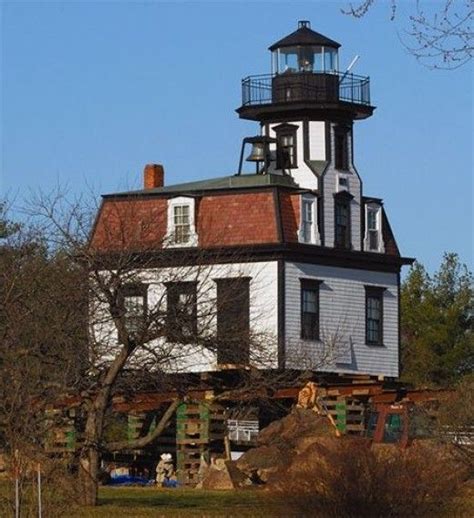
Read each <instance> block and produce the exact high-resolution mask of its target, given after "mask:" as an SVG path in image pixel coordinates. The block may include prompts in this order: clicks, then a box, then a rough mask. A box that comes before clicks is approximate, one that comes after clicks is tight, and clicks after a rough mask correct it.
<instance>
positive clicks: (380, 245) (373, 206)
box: [364, 202, 385, 253]
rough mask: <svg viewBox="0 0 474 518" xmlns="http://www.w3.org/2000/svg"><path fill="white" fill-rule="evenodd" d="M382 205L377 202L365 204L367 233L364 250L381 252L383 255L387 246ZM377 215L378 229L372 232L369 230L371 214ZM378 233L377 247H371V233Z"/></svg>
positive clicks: (365, 234)
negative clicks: (385, 244)
mask: <svg viewBox="0 0 474 518" xmlns="http://www.w3.org/2000/svg"><path fill="white" fill-rule="evenodd" d="M382 210H383V209H382V205H381V204H379V203H375V202H368V203H365V218H364V221H365V233H364V250H366V251H367V252H380V253H383V252H384V251H385V246H384V242H383V233H382V224H383V223H382ZM370 213H375V222H376V228H375V230H371V229H370V228H369V214H370ZM373 232H376V234H377V247H376V248H372V247H371V233H373Z"/></svg>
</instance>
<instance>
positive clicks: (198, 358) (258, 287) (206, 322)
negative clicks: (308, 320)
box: [92, 261, 278, 372]
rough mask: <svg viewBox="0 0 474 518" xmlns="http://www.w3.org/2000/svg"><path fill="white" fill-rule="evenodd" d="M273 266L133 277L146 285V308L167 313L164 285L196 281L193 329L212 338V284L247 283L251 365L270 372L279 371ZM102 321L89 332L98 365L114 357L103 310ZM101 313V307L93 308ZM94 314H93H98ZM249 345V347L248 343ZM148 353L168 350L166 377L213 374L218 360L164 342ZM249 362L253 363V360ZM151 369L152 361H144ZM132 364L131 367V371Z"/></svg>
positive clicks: (140, 356) (113, 337) (140, 357)
mask: <svg viewBox="0 0 474 518" xmlns="http://www.w3.org/2000/svg"><path fill="white" fill-rule="evenodd" d="M277 271H278V268H277V262H276V261H269V262H263V261H262V262H254V263H237V262H236V263H233V264H215V265H211V266H190V267H180V268H179V270H178V269H175V268H162V269H156V268H147V269H144V270H142V271H138V272H137V276H136V279H134V281H135V282H136V281H138V280H140V281H141V282H143V283H146V284H148V308H149V310H152V311H156V310H157V309H158V308H159V309H160V311H162V312H163V314H165V313H166V288H165V283H166V282H177V281H180V282H183V281H197V282H198V288H197V304H198V328H200V331H201V332H202V333H207V334H210V335H212V334H213V333H215V331H216V324H217V321H216V311H215V303H216V295H217V289H216V282H215V281H216V280H217V279H220V278H229V277H236V278H242V277H249V278H250V330H251V335H252V340H253V351H252V352H251V363H253V364H254V365H255V366H256V367H262V368H274V367H277V366H278V346H277V330H278V322H277V317H278V310H277V307H278V306H277V298H278V277H277V275H278V274H277ZM102 309H103V311H102V319H101V322H100V323H99V322H97V323H95V324H94V325H93V326H92V327H93V328H92V331H93V333H94V335H95V342H96V344H97V353H98V357H100V360H101V361H103V360H104V358H106V359H107V361H110V360H111V359H112V358H113V354H114V353H116V352H117V350H118V346H117V333H116V331H115V328H114V325H113V323H112V320H111V318H110V315H108V313H107V311H106V310H105V308H102ZM96 311H97V312H98V311H100V306H99V305H98V307H97V308H96ZM97 314H98V313H97ZM251 343H252V342H251ZM148 347H150V348H153V347H154V348H156V349H157V350H160V351H168V354H164V356H165V357H166V356H167V357H169V360H168V361H165V363H164V365H163V364H160V365H159V367H160V368H164V369H165V370H167V371H169V372H206V371H213V370H216V369H217V358H216V354H215V353H214V352H210V351H208V350H207V351H205V350H203V348H202V347H197V346H195V345H192V344H190V345H183V344H169V343H167V342H166V341H165V340H164V339H160V340H156V341H155V342H153V343H151V344H148ZM135 356H136V358H132V359H131V364H132V365H133V364H137V365H139V364H142V365H143V362H144V361H145V359H144V358H145V356H144V353H143V352H140V353H137V354H136V355H135ZM252 360H253V361H252ZM146 361H147V362H149V363H147V365H150V368H152V366H153V360H152V358H151V357H150V358H149V359H148V358H147V359H146ZM132 365H131V366H132Z"/></svg>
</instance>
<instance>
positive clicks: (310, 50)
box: [273, 45, 337, 74]
mask: <svg viewBox="0 0 474 518" xmlns="http://www.w3.org/2000/svg"><path fill="white" fill-rule="evenodd" d="M336 66H337V50H335V49H330V48H325V47H321V46H317V45H300V46H297V47H284V48H281V49H277V50H275V51H274V52H273V70H274V71H275V72H276V73H278V74H285V73H287V74H288V73H295V72H315V73H323V72H333V71H335V70H336Z"/></svg>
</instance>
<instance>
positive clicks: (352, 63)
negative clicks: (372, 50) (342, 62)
mask: <svg viewBox="0 0 474 518" xmlns="http://www.w3.org/2000/svg"><path fill="white" fill-rule="evenodd" d="M359 58H360V56H359V54H357V55H356V57H355V58H354V59H353V60H352V61H351V64H350V65H349V66H348V67H347V70H346V74H347V72H350V70H351V68H352V67H353V66H354V65H355V64H356V63H357V61H359Z"/></svg>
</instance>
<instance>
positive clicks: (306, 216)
mask: <svg viewBox="0 0 474 518" xmlns="http://www.w3.org/2000/svg"><path fill="white" fill-rule="evenodd" d="M298 236H299V241H300V243H308V244H313V245H317V244H319V233H318V227H317V198H316V196H314V195H312V194H303V195H302V196H301V218H300V228H299V233H298Z"/></svg>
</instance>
